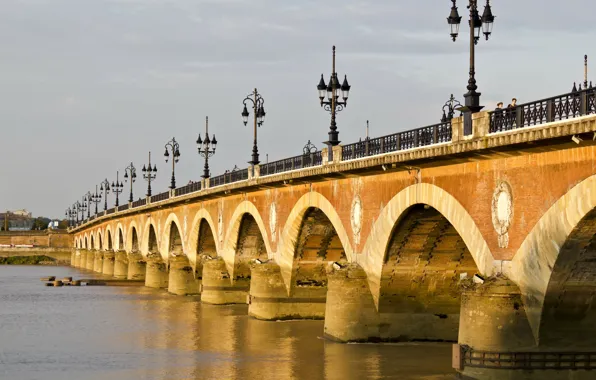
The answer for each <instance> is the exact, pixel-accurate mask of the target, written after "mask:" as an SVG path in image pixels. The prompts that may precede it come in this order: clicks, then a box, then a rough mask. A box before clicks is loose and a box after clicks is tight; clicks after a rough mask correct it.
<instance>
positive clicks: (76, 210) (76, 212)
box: [72, 201, 79, 224]
mask: <svg viewBox="0 0 596 380" xmlns="http://www.w3.org/2000/svg"><path fill="white" fill-rule="evenodd" d="M72 211H73V213H74V216H75V217H76V224H79V201H76V202H75V203H73V204H72Z"/></svg>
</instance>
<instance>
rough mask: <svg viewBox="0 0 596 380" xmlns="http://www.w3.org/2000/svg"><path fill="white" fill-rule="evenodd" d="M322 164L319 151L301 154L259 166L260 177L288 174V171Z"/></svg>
mask: <svg viewBox="0 0 596 380" xmlns="http://www.w3.org/2000/svg"><path fill="white" fill-rule="evenodd" d="M322 164H323V156H322V155H321V152H320V151H316V152H313V153H307V154H301V155H299V156H294V157H290V158H284V159H283V160H279V161H273V162H269V163H267V164H265V165H261V172H260V175H261V176H266V175H271V174H278V173H283V172H288V171H290V170H297V169H304V168H309V167H313V166H320V165H322Z"/></svg>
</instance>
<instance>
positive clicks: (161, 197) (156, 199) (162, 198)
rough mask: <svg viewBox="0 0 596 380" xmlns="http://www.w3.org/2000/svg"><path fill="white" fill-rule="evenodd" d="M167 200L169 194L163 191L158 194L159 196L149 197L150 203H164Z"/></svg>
mask: <svg viewBox="0 0 596 380" xmlns="http://www.w3.org/2000/svg"><path fill="white" fill-rule="evenodd" d="M168 198H170V192H169V191H164V192H163V193H160V194H157V195H153V196H152V197H151V203H153V202H160V201H165V200H166V199H168Z"/></svg>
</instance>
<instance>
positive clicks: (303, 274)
mask: <svg viewBox="0 0 596 380" xmlns="http://www.w3.org/2000/svg"><path fill="white" fill-rule="evenodd" d="M334 262H336V263H338V264H339V265H345V264H347V258H346V254H345V251H344V248H343V246H342V244H341V242H340V239H339V236H338V234H337V231H336V230H335V228H334V227H333V224H332V223H331V221H330V220H329V218H328V217H327V216H326V215H325V213H324V212H323V211H322V210H320V209H318V208H314V207H311V208H308V209H307V210H306V211H305V213H304V215H303V218H302V222H301V225H300V228H299V232H298V237H297V240H296V244H295V247H294V261H293V265H292V277H291V285H290V289H289V291H288V288H287V287H286V285H285V282H284V280H283V276H282V273H281V268H280V267H279V265H278V264H277V263H275V262H273V261H270V262H267V263H261V264H255V265H253V266H252V282H251V286H250V306H249V310H248V311H249V315H251V316H253V317H256V318H258V319H264V320H283V319H323V318H324V317H325V307H326V306H325V305H326V300H327V285H328V279H327V271H328V268H329V266H330V265H331V264H332V263H334Z"/></svg>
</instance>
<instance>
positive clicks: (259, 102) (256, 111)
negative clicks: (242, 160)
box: [242, 88, 265, 170]
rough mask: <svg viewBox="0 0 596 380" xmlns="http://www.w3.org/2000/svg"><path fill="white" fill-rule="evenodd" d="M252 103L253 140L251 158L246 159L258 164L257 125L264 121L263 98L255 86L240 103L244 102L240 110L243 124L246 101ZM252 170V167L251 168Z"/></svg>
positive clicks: (246, 110) (245, 117)
mask: <svg viewBox="0 0 596 380" xmlns="http://www.w3.org/2000/svg"><path fill="white" fill-rule="evenodd" d="M247 102H251V103H252V109H253V118H254V140H253V145H252V160H250V161H248V163H249V164H253V165H258V164H259V149H258V148H257V127H260V126H261V125H263V123H264V122H265V107H264V104H265V99H263V97H262V96H261V94H259V93H258V91H257V89H256V88H255V89H254V91H253V93H252V94H249V95H248V96H247V97H246V98H245V99H244V101H243V102H242V104H244V109H243V110H242V121H243V122H244V125H246V124H247V123H248V116H249V115H250V114H249V113H248V108H246V103H247ZM253 170H254V169H253Z"/></svg>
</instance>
